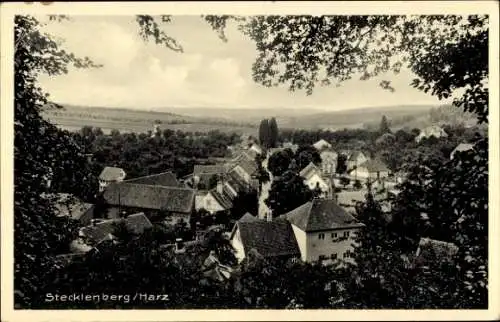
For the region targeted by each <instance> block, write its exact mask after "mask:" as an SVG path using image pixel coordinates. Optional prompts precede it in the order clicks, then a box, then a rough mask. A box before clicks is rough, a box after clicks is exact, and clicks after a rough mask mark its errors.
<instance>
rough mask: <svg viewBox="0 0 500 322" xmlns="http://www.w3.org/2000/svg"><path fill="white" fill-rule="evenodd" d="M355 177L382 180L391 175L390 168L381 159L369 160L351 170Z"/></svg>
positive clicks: (351, 174)
mask: <svg viewBox="0 0 500 322" xmlns="http://www.w3.org/2000/svg"><path fill="white" fill-rule="evenodd" d="M349 175H350V176H353V177H354V178H355V179H362V180H370V181H381V180H385V179H387V177H388V176H389V168H387V166H386V165H385V164H384V163H383V162H382V161H380V160H377V159H373V160H372V159H370V160H367V161H365V162H363V163H361V164H360V165H358V166H357V167H356V168H354V169H352V170H350V171H349Z"/></svg>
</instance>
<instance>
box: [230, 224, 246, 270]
mask: <svg viewBox="0 0 500 322" xmlns="http://www.w3.org/2000/svg"><path fill="white" fill-rule="evenodd" d="M230 243H231V245H232V246H233V248H234V250H235V253H234V256H235V257H236V259H237V260H238V262H241V261H242V260H243V259H244V258H245V249H244V248H243V243H242V242H241V236H240V230H239V229H236V231H235V232H234V235H233V237H232V238H231V240H230Z"/></svg>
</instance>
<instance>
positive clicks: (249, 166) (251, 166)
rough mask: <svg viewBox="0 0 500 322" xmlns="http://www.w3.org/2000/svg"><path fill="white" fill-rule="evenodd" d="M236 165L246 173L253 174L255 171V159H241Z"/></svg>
mask: <svg viewBox="0 0 500 322" xmlns="http://www.w3.org/2000/svg"><path fill="white" fill-rule="evenodd" d="M236 165H237V166H238V165H239V166H240V167H241V168H242V169H243V170H245V172H246V173H248V174H249V175H253V174H254V173H255V172H256V171H257V164H255V161H253V160H252V161H248V160H241V161H239V162H238V163H236Z"/></svg>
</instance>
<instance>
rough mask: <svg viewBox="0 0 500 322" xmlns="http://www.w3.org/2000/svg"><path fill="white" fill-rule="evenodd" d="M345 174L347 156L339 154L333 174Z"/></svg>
mask: <svg viewBox="0 0 500 322" xmlns="http://www.w3.org/2000/svg"><path fill="white" fill-rule="evenodd" d="M346 172H347V156H346V155H345V154H343V153H339V156H338V157H337V166H336V168H335V173H337V174H344V173H346Z"/></svg>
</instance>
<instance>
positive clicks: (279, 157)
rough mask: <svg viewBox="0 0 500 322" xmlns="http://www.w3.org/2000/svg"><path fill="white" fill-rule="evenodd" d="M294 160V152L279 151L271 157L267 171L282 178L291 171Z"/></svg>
mask: <svg viewBox="0 0 500 322" xmlns="http://www.w3.org/2000/svg"><path fill="white" fill-rule="evenodd" d="M292 158H293V152H292V151H291V150H288V151H287V150H283V151H277V152H275V153H273V154H272V155H271V156H270V157H269V160H268V163H267V169H268V170H269V171H270V172H271V173H272V175H273V176H275V177H276V176H281V175H282V174H283V173H285V171H287V170H288V169H289V167H290V163H291V162H292Z"/></svg>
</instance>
